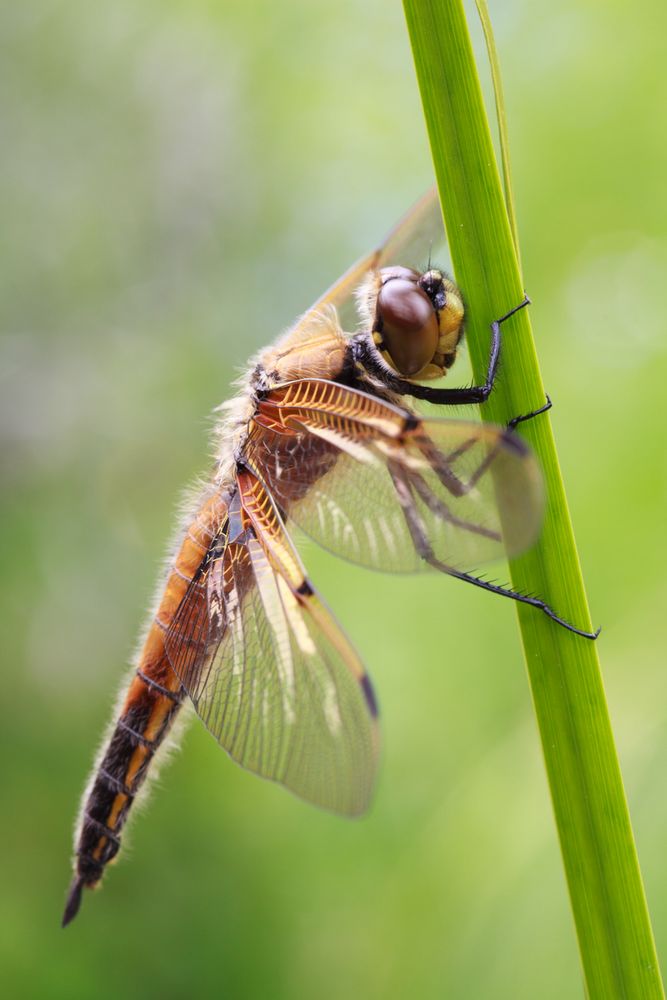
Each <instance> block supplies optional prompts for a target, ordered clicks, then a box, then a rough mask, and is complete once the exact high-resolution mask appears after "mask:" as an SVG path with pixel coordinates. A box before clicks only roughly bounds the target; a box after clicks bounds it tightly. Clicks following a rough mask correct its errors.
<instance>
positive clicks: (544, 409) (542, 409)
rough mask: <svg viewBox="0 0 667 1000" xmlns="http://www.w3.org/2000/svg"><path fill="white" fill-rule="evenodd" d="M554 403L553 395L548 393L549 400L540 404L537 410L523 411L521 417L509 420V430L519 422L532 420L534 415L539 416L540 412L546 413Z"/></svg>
mask: <svg viewBox="0 0 667 1000" xmlns="http://www.w3.org/2000/svg"><path fill="white" fill-rule="evenodd" d="M553 405H554V404H553V403H552V402H551V396H549V395H547V401H546V403H544V405H543V406H540V407H539V408H538V409H537V410H531V411H530V413H522V414H521V416H520V417H512V419H511V420H508V421H507V427H508V429H509V430H511V431H513V430H514V428H515V427H516V426H517V424H522V423H523V422H524V421H525V420H532V419H533V417H539V415H540V413H546V412H547V410H550V409H551V407H552V406H553Z"/></svg>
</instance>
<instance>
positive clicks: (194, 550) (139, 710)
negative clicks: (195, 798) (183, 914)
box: [63, 493, 227, 926]
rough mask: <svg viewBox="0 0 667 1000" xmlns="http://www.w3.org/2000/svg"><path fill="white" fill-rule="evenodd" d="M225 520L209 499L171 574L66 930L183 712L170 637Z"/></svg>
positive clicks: (92, 812)
mask: <svg viewBox="0 0 667 1000" xmlns="http://www.w3.org/2000/svg"><path fill="white" fill-rule="evenodd" d="M226 513H227V507H226V504H225V502H224V500H223V498H222V496H221V495H220V494H219V493H216V494H215V495H214V496H213V497H211V498H210V499H207V500H206V502H204V503H203V504H202V505H201V506H200V508H199V510H198V512H197V514H196V516H195V518H194V520H193V521H192V523H191V524H190V526H189V528H188V530H187V531H186V533H185V537H184V538H183V541H182V543H181V545H180V547H179V549H178V552H177V554H176V557H175V559H174V561H173V563H172V565H171V567H170V570H169V573H168V576H167V581H166V584H165V587H164V591H163V593H162V597H161V600H160V603H159V606H158V608H157V611H156V613H155V616H154V618H153V621H152V622H151V625H150V628H149V631H148V635H147V636H146V641H145V642H144V646H143V649H142V650H141V653H140V655H139V659H138V663H137V668H136V672H135V674H134V675H133V677H132V680H131V682H130V686H129V688H128V690H127V693H126V695H125V698H124V700H123V703H122V706H121V709H120V712H119V715H118V719H117V721H116V724H115V726H114V729H113V732H112V734H111V737H110V739H109V741H108V743H107V745H106V747H105V749H104V752H103V755H102V757H101V759H100V761H99V763H98V765H97V767H96V770H95V773H94V776H93V780H92V784H91V785H90V786H89V788H88V790H87V791H86V794H85V797H84V802H83V809H82V815H81V820H80V824H79V829H78V834H77V840H76V862H75V876H74V880H73V882H72V886H71V888H70V892H69V896H68V900H67V906H66V908H65V914H64V917H63V926H64V925H66V924H68V923H69V922H70V920H72V919H73V918H74V917H75V916H76V913H77V911H78V909H79V906H80V903H81V893H82V891H83V889H84V888H85V887H88V888H93V887H94V886H96V885H97V884H98V882H99V881H100V879H101V878H102V875H103V872H104V868H105V866H106V865H107V864H109V862H110V861H112V860H113V858H115V856H116V854H117V853H118V851H119V849H120V838H121V831H122V828H123V825H124V823H125V821H126V819H127V816H128V813H129V811H130V809H131V807H132V803H133V801H134V798H135V797H136V795H137V792H138V791H139V788H140V787H141V784H142V782H143V781H144V779H145V777H146V775H147V773H148V770H149V768H150V764H151V761H152V759H153V757H154V755H155V753H156V751H157V749H158V748H159V746H160V744H161V743H162V742H163V741H164V739H165V737H166V735H167V733H168V732H169V730H170V728H171V726H172V723H173V722H174V719H175V718H176V715H177V714H178V711H179V709H180V707H181V703H182V700H183V697H184V692H183V689H182V687H181V683H180V681H179V679H178V677H177V676H176V674H175V673H174V671H173V670H172V668H171V665H170V663H169V660H168V658H167V655H166V652H165V635H166V632H167V630H168V628H169V626H170V624H171V622H172V620H173V618H174V615H175V613H176V611H177V609H178V607H179V605H180V603H181V601H182V599H183V597H184V595H185V592H186V590H187V588H188V585H189V584H190V582H191V580H192V578H193V576H194V574H195V573H196V572H197V569H198V568H199V566H200V564H201V562H202V560H203V559H204V557H205V555H206V553H207V551H208V549H209V546H210V543H211V540H212V538H213V537H214V535H215V534H216V533H217V531H218V530H219V528H220V527H221V525H222V524H223V522H224V519H225V517H226Z"/></svg>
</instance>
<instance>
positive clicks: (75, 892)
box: [62, 875, 84, 927]
mask: <svg viewBox="0 0 667 1000" xmlns="http://www.w3.org/2000/svg"><path fill="white" fill-rule="evenodd" d="M83 884H84V883H83V879H82V878H81V876H80V875H77V876H76V877H75V879H74V881H73V882H72V884H71V886H70V890H69V895H68V896H67V903H66V904H65V912H64V913H63V922H62V926H63V927H67V925H68V924H70V923H71V922H72V921H73V920H74V918H75V916H76V915H77V913H78V912H79V907H80V906H81V894H82V892H83Z"/></svg>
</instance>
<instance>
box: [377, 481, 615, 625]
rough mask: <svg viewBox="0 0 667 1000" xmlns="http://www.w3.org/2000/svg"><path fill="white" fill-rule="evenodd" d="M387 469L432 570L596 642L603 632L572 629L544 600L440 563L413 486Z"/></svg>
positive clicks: (417, 545)
mask: <svg viewBox="0 0 667 1000" xmlns="http://www.w3.org/2000/svg"><path fill="white" fill-rule="evenodd" d="M388 468H389V474H390V475H391V478H392V481H393V483H394V488H395V490H396V494H397V496H398V500H399V503H400V505H401V508H402V510H403V516H404V518H405V523H406V525H407V527H408V531H409V532H410V537H411V538H412V541H413V544H414V546H415V548H416V550H417V552H418V553H419V555H420V556H421V557H422V559H423V560H424V561H425V562H427V563H428V564H429V566H433V568H434V569H437V570H438V571H439V572H441V573H447V575H448V576H454V577H456V579H457V580H463V581H464V582H465V583H471V584H472V585H473V586H474V587H480V588H481V589H482V590H487V591H489V593H491V594H498V595H499V596H500V597H509V599H510V600H512V601H518V602H519V603H520V604H528V605H530V606H531V607H533V608H538V610H540V611H543V612H544V614H545V615H547V616H548V617H549V618H551V620H552V621H554V622H556V624H557V625H561V626H562V627H563V628H565V629H567V631H568V632H573V633H574V634H575V635H580V636H582V638H584V639H597V637H598V635H599V634H600V629H596V631H595V632H588V631H586V630H584V629H580V628H577V627H576V626H575V625H571V624H570V622H567V621H565V619H564V618H561V616H560V615H557V614H556V612H555V611H554V610H553V608H552V607H551V606H550V605H549V604H547V602H546V601H543V600H542V598H541V597H531V596H529V595H528V594H521V593H519V591H517V590H511V589H510V588H509V587H501V586H499V585H498V584H496V583H490V582H489V581H488V580H482V579H480V578H479V577H477V576H473V575H472V574H471V573H464V572H462V571H461V570H457V569H454V567H453V566H448V565H447V564H446V563H444V562H442V561H441V560H440V559H438V558H437V557H436V555H435V553H434V552H433V549H432V548H431V545H430V542H429V541H428V539H427V538H426V536H425V534H424V530H423V526H422V523H421V519H420V517H419V515H418V513H417V511H416V509H415V505H414V496H413V493H412V489H411V487H410V484H409V483H408V482H406V480H405V478H404V476H403V473H402V470H401V469H400V468H398V467H397V466H395V465H392V464H389V466H388Z"/></svg>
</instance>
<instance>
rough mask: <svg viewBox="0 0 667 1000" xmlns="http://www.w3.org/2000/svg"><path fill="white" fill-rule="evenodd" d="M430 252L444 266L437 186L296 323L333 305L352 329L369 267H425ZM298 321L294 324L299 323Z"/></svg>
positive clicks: (371, 269)
mask: <svg viewBox="0 0 667 1000" xmlns="http://www.w3.org/2000/svg"><path fill="white" fill-rule="evenodd" d="M425 253H426V255H427V256H428V255H429V254H430V255H431V257H432V259H433V261H434V262H435V263H437V264H438V266H440V267H444V268H447V267H448V266H449V262H448V260H447V259H445V257H446V253H447V251H446V240H445V231H444V227H443V223H442V212H441V211H440V201H439V198H438V192H437V188H435V187H433V188H431V189H430V191H427V193H426V194H425V195H423V196H422V197H421V198H420V199H419V201H418V202H417V203H416V204H415V205H413V206H412V208H411V209H410V210H409V211H408V212H407V213H406V214H405V215H404V216H403V218H402V219H400V221H399V222H398V223H397V224H396V226H394V228H393V229H392V230H391V232H390V233H388V235H387V237H386V239H385V240H384V241H383V243H382V244H381V245H380V246H379V247H378V248H377V249H376V250H373V251H372V252H371V253H369V254H366V255H365V256H364V257H361V258H360V259H359V260H358V261H357V262H356V264H353V265H352V267H351V268H350V269H349V270H348V271H346V272H345V274H344V275H343V276H342V278H340V279H339V280H338V281H336V282H335V284H333V285H332V286H331V288H329V289H328V290H327V291H326V292H325V293H324V295H323V296H322V297H321V298H320V299H318V300H317V302H316V303H315V304H314V305H313V306H312V308H311V309H310V310H309V311H308V312H307V313H306V314H305V315H304V316H303V317H302V319H301V320H300V321H299V323H301V324H303V323H308V322H309V317H310V316H311V314H317V313H319V312H321V311H322V310H323V309H324V308H325V307H326V306H334V307H335V308H336V310H337V312H338V316H339V319H340V323H341V326H342V327H343V329H344V330H353V329H355V327H356V324H357V308H356V304H355V299H354V293H355V291H356V290H357V288H358V287H359V285H360V284H361V283H362V282H363V280H364V277H365V276H366V274H367V273H368V272H369V271H373V270H377V269H378V268H381V267H386V266H388V265H394V264H401V265H403V266H404V267H415V268H417V269H419V270H420V271H422V270H426V267H427V264H428V259H424V256H425ZM298 325H299V324H297V326H298Z"/></svg>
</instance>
